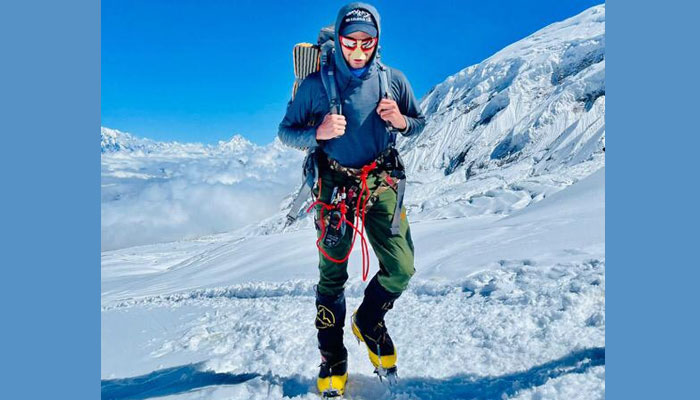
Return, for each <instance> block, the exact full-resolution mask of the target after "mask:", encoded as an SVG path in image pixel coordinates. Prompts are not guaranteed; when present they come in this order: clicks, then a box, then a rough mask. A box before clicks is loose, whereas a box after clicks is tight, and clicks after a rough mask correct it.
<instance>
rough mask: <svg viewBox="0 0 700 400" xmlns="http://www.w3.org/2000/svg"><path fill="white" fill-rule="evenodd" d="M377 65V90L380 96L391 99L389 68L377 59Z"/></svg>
mask: <svg viewBox="0 0 700 400" xmlns="http://www.w3.org/2000/svg"><path fill="white" fill-rule="evenodd" d="M377 66H378V67H379V90H380V93H379V95H380V97H381V98H383V99H384V98H387V99H391V98H393V96H392V95H391V90H390V87H391V68H389V67H387V66H386V65H384V64H382V63H381V62H380V61H379V60H377Z"/></svg>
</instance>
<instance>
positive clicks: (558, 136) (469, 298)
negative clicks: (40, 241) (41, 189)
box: [102, 5, 605, 400]
mask: <svg viewBox="0 0 700 400" xmlns="http://www.w3.org/2000/svg"><path fill="white" fill-rule="evenodd" d="M604 21H605V7H604V6H602V5H601V6H598V7H593V8H591V9H589V10H587V11H585V12H583V13H581V14H580V15H577V16H575V17H572V18H570V19H568V20H566V21H562V22H560V23H557V24H553V25H551V26H549V27H546V28H544V29H542V30H540V31H538V32H536V33H534V34H533V35H531V36H529V37H527V38H525V39H523V40H521V41H519V42H517V43H514V44H513V45H511V46H509V47H507V48H505V49H503V50H502V51H501V52H499V53H497V54H495V55H494V56H492V57H490V58H488V59H487V60H485V61H484V62H482V63H480V64H478V65H475V66H472V67H469V68H467V69H465V70H463V71H461V72H459V73H458V74H456V75H454V76H452V77H450V78H448V79H447V80H446V81H445V82H443V83H441V84H439V85H437V86H436V87H435V88H433V90H431V92H430V93H428V94H427V95H426V96H425V97H424V98H423V100H422V107H423V109H424V110H425V112H426V115H427V117H428V125H427V126H426V130H425V131H424V132H423V133H422V134H421V135H420V136H418V137H412V138H405V139H402V140H401V141H400V142H399V146H400V148H401V150H402V154H404V159H405V161H406V163H407V165H408V169H409V171H408V174H409V184H408V188H407V198H406V204H407V206H408V208H409V218H410V219H411V224H412V225H411V227H412V236H413V240H414V244H415V248H416V271H417V272H416V274H415V276H414V278H413V279H412V281H411V284H410V286H409V288H408V290H407V291H406V292H405V293H404V294H403V295H402V297H401V298H400V299H399V300H398V301H397V302H396V306H395V308H394V310H392V311H391V312H390V313H389V314H388V316H387V325H388V327H389V329H390V331H391V333H392V337H393V338H394V341H395V342H396V344H397V346H398V357H399V375H400V382H399V384H398V386H396V387H393V388H391V389H388V388H387V387H385V386H383V385H381V384H380V383H379V382H378V380H377V379H376V378H375V377H374V376H373V375H372V368H371V366H370V363H369V361H368V360H367V355H366V351H365V350H364V349H363V348H362V347H358V346H356V345H355V343H354V342H353V340H352V336H351V334H350V332H346V345H348V350H349V366H350V381H349V385H348V397H350V398H353V399H444V398H465V399H603V398H604V397H605V168H604V162H605V160H604V152H603V146H604V135H605V123H604V109H605V95H604V67H605V61H604ZM301 157H302V154H301V153H299V152H295V151H293V150H288V149H286V148H284V147H283V146H281V144H280V143H279V142H278V141H275V142H273V143H272V144H270V145H268V146H255V145H253V144H251V143H249V142H247V141H246V140H245V139H243V138H242V137H234V138H233V139H232V140H231V141H230V142H220V143H219V144H218V145H216V146H205V145H201V144H187V143H185V144H182V143H163V142H155V141H151V140H149V139H141V138H137V137H134V136H132V135H128V134H124V133H122V132H118V131H114V130H111V129H108V128H103V129H102V183H103V191H102V206H103V211H102V221H103V250H104V251H103V252H102V379H103V381H102V398H103V399H147V398H167V399H215V400H216V399H282V398H295V399H313V398H317V396H316V395H315V388H314V382H315V380H314V377H315V375H316V373H317V365H318V362H319V361H318V360H319V358H318V357H319V356H318V351H317V350H316V342H315V341H316V339H315V333H316V331H315V328H314V326H313V318H314V315H315V310H314V301H313V293H314V292H313V285H314V284H315V283H316V280H317V279H318V278H317V268H316V265H317V262H318V255H317V252H316V250H315V248H314V246H313V243H314V241H315V231H314V230H313V228H312V226H311V224H310V221H309V219H308V218H307V219H304V220H302V221H300V222H299V223H298V224H296V225H295V226H292V227H290V228H288V229H286V230H283V229H281V223H282V221H283V216H284V214H286V211H287V208H288V207H289V204H290V201H291V196H290V193H291V192H292V189H293V188H294V187H295V186H296V185H298V183H299V165H300V161H301ZM263 178H264V179H263ZM263 181H264V182H265V183H263ZM236 207H239V208H241V209H242V210H241V211H232V210H231V209H235V208H236ZM265 216H267V217H266V218H265ZM360 264H361V263H360V256H359V252H355V254H353V255H352V257H351V260H350V267H349V273H350V280H349V281H348V285H347V288H346V296H347V304H348V309H349V310H353V309H354V308H356V307H357V306H358V305H359V303H360V301H361V296H362V291H363V289H364V283H363V282H362V281H361V279H360ZM376 270H377V264H376V259H375V258H374V257H373V256H372V265H371V271H370V274H372V273H374V272H376Z"/></svg>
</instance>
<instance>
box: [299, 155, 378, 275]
mask: <svg viewBox="0 0 700 400" xmlns="http://www.w3.org/2000/svg"><path fill="white" fill-rule="evenodd" d="M376 168H377V162H376V161H373V162H372V163H371V164H368V165H365V166H364V167H362V170H361V174H360V185H361V188H360V193H359V195H358V196H357V204H356V206H355V218H354V220H355V222H357V221H358V220H359V221H360V222H361V224H362V227H361V229H358V228H357V226H356V225H355V224H354V223H353V222H351V221H349V220H348V219H347V217H346V214H347V210H348V209H347V204H345V201H344V200H343V201H341V202H340V203H339V204H337V205H332V204H327V203H324V202H322V201H321V200H320V199H316V201H314V202H313V203H311V205H310V206H309V208H307V209H306V212H307V213H308V212H310V211H311V209H312V208H313V207H314V206H316V205H320V206H321V209H320V211H319V220H320V223H321V236H319V238H318V239H317V240H316V247H317V248H318V250H319V251H320V252H321V254H323V256H324V257H326V258H327V259H328V260H330V261H332V262H334V263H337V264H341V263H344V262H345V261H347V260H348V258H350V254H351V253H352V249H353V247H354V246H355V240H356V239H357V235H358V234H359V235H360V246H361V251H362V281H363V282H364V281H366V280H367V275H369V264H370V256H369V246H368V245H367V239H366V238H365V234H364V232H365V215H366V213H367V202H368V201H369V199H370V196H371V194H372V193H371V192H370V190H369V186H368V185H367V178H368V177H369V174H370V172H372V171H373V170H375V169H376ZM322 185H323V182H322V180H321V178H320V177H319V178H318V193H319V197H320V196H321V194H322V193H323V191H322V190H323V186H322ZM335 209H339V210H340V214H341V217H340V218H341V219H340V221H339V222H338V223H339V224H342V223H347V224H348V226H350V227H351V228H352V229H353V231H354V233H353V236H352V242H351V243H350V249H349V250H348V253H347V254H346V255H345V257H343V258H341V259H337V258H334V257H332V256H331V255H329V254H328V253H327V252H326V251H325V250H324V249H323V247H321V244H320V243H321V241H322V240H323V238H324V236H325V233H326V226H325V220H324V212H325V211H333V210H335Z"/></svg>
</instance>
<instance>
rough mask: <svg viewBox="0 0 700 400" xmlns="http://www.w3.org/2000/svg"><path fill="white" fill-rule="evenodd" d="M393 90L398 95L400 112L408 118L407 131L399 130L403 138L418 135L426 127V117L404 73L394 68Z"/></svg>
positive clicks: (397, 101)
mask: <svg viewBox="0 0 700 400" xmlns="http://www.w3.org/2000/svg"><path fill="white" fill-rule="evenodd" d="M391 72H392V79H391V81H392V82H391V84H392V86H393V87H392V89H394V91H395V93H397V94H398V96H397V97H396V103H397V104H398V106H399V111H401V114H403V115H404V116H405V117H406V129H404V130H403V131H401V130H397V132H399V133H401V134H402V135H403V136H411V135H418V134H420V133H421V132H422V131H423V128H424V127H425V116H423V113H422V112H421V110H420V105H419V104H418V100H417V99H416V96H415V95H414V94H413V89H412V88H411V84H410V83H409V82H408V79H406V76H405V75H404V74H403V72H401V71H399V70H397V69H394V68H392V71H391Z"/></svg>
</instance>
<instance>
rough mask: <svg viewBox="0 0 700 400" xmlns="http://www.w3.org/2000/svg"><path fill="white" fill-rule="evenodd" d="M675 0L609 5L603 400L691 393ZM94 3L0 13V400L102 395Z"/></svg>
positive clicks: (691, 300)
mask: <svg viewBox="0 0 700 400" xmlns="http://www.w3.org/2000/svg"><path fill="white" fill-rule="evenodd" d="M689 3H692V2H686V1H683V2H681V1H664V2H638V1H627V2H623V1H620V0H612V1H610V2H608V3H607V10H606V14H607V16H606V20H607V27H606V29H607V33H606V41H607V43H606V47H607V54H606V64H607V80H606V86H607V89H606V90H607V96H606V101H607V117H606V124H607V130H608V131H609V132H612V135H611V136H610V138H608V139H607V148H606V150H607V156H608V158H607V168H606V173H607V177H606V178H607V186H606V191H607V196H606V203H607V204H606V207H607V213H606V223H607V229H606V234H607V283H606V285H607V318H606V321H607V341H606V377H607V379H606V392H607V393H606V398H609V399H629V398H635V399H672V398H689V397H687V395H688V394H692V393H697V388H695V382H696V380H697V378H696V376H697V374H698V367H697V360H698V359H700V355H699V354H698V353H699V351H698V348H699V345H698V339H697V335H698V328H697V326H698V322H699V321H698V315H699V314H700V312H698V305H699V304H700V302H699V301H698V295H697V293H698V292H697V289H696V287H697V285H698V282H700V272H699V269H700V268H699V267H700V266H699V265H698V261H697V256H696V255H695V254H694V253H695V250H696V248H697V247H698V237H699V236H700V235H698V233H697V223H698V204H697V203H698V200H697V196H695V195H694V193H693V191H694V189H695V187H696V186H697V184H698V181H699V179H698V173H699V172H700V171H698V164H697V161H696V159H697V152H698V149H700V146H699V144H700V143H698V141H699V140H698V136H699V135H698V124H697V121H696V120H697V115H698V114H699V111H698V100H697V96H698V93H700V87H698V86H699V83H700V80H699V79H698V73H697V70H698V62H697V60H698V57H697V50H696V49H697V43H696V39H697V38H698V37H700V32H698V26H699V25H700V24H698V23H697V21H696V17H697V15H698V10H697V6H693V5H689ZM99 7H100V5H99V2H98V1H90V0H84V1H79V0H69V1H63V2H44V3H42V4H35V3H34V2H10V3H7V4H4V5H3V10H2V13H3V15H2V17H3V18H2V24H0V37H2V38H5V39H6V40H3V41H2V43H3V61H2V62H1V63H0V80H1V86H2V90H0V106H1V110H2V113H1V116H2V118H0V124H2V126H1V127H0V132H1V133H2V146H3V150H4V151H3V152H2V157H0V171H2V196H0V202H1V203H2V204H1V207H0V210H2V225H1V226H2V233H3V234H2V245H3V255H2V258H1V260H2V261H1V264H2V267H3V268H2V269H1V271H2V280H1V282H2V290H0V305H1V306H2V322H3V328H2V329H1V330H0V331H2V335H3V341H2V343H3V355H4V356H5V357H3V374H2V376H3V380H2V381H3V383H10V384H5V385H3V388H2V389H0V392H1V393H3V397H7V398H23V399H24V398H30V399H35V398H36V399H51V398H73V399H96V398H99V396H100V394H99V393H100V363H99V357H100V343H99V341H100V335H99V330H100V328H99V327H100V325H99V324H100V312H99V310H100V297H99V293H100V279H99V265H100V254H99V246H100V239H99V235H100V230H99V224H100V212H99V207H100V201H99V193H100V192H99V190H100V189H99V179H100V176H99V171H100V166H99V161H100V160H99V150H98V139H97V137H98V136H97V131H98V129H99V126H100V101H99V94H100V92H99V90H100V89H99V88H100V75H99V74H100V72H99V71H100V35H99V23H100V17H99V15H100V11H99ZM690 7H693V8H695V9H694V10H690V9H689V8H690ZM7 38H11V40H7Z"/></svg>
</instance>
